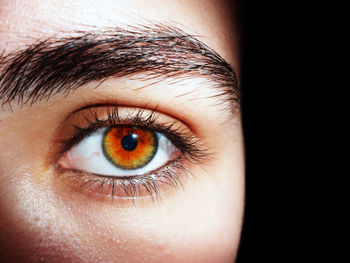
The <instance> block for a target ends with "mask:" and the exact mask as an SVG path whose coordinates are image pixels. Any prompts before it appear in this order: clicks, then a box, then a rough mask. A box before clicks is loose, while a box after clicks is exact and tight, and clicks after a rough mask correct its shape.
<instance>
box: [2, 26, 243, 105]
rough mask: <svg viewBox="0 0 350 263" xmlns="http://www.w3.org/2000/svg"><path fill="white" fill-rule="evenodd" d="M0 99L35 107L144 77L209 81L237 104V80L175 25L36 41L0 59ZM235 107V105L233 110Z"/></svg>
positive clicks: (211, 53) (213, 54) (219, 60)
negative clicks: (102, 83)
mask: <svg viewBox="0 0 350 263" xmlns="http://www.w3.org/2000/svg"><path fill="white" fill-rule="evenodd" d="M0 71H1V73H0V100H1V101H2V106H4V105H5V104H10V106H11V103H18V104H20V105H24V104H27V103H29V104H33V103H35V102H37V101H41V100H44V99H49V98H50V97H51V96H52V95H55V94H58V93H68V92H70V91H71V90H74V89H77V88H78V87H80V86H83V85H84V84H87V83H89V82H91V81H98V80H104V79H106V78H108V77H123V76H129V75H130V76H131V75H136V74H137V73H141V72H142V73H145V74H146V78H147V79H152V80H157V79H163V78H168V77H176V78H181V77H185V76H187V77H195V76H201V77H204V78H208V79H210V80H212V81H213V82H214V83H215V85H214V86H215V87H214V88H216V89H217V90H218V95H217V96H215V97H220V98H222V99H223V100H225V101H230V102H231V103H230V104H231V106H233V107H231V108H232V109H233V108H235V107H237V105H238V102H239V88H238V85H237V77H236V74H235V71H234V70H233V69H232V67H231V66H230V65H229V64H228V63H227V62H226V61H225V60H224V59H223V58H222V57H221V56H220V55H219V54H218V53H216V52H215V51H214V50H212V49H211V48H209V47H208V46H207V45H205V44H204V43H202V42H201V41H199V40H198V39H196V38H195V37H194V36H192V35H189V34H186V33H185V32H183V31H181V30H180V29H178V28H176V27H174V26H167V25H160V24H156V25H152V26H140V27H137V26H134V27H131V26H130V27H127V28H120V27H115V28H106V29H103V30H91V31H77V32H73V33H71V34H70V36H69V35H68V36H67V37H55V36H53V37H50V38H47V39H44V40H37V41H35V43H33V44H32V45H30V46H28V47H26V48H24V49H23V50H19V51H15V52H13V53H10V54H7V55H4V52H3V54H2V55H1V56H0ZM235 105H236V106H235Z"/></svg>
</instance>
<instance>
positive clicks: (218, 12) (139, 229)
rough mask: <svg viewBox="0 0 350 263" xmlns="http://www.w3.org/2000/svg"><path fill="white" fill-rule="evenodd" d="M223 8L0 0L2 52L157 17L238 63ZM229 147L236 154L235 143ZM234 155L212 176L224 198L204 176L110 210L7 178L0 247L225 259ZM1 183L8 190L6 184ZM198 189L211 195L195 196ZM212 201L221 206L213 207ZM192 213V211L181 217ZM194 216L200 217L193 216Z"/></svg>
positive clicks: (109, 256)
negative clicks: (148, 203)
mask: <svg viewBox="0 0 350 263" xmlns="http://www.w3.org/2000/svg"><path fill="white" fill-rule="evenodd" d="M229 10H230V5H229V4H226V3H225V1H220V0H203V1H198V0H186V1H182V0H154V1H151V0H125V1H122V0H114V1H112V0H110V1H108V0H99V1H96V0H72V1H59V0H57V1H54V0H41V1H39V0H31V1H23V0H0V54H1V53H2V52H4V54H6V53H9V52H13V51H16V50H18V49H21V48H23V47H25V46H28V45H30V44H31V43H33V41H35V39H42V38H47V37H50V36H52V35H55V36H60V35H61V34H63V32H72V31H75V30H79V29H83V30H86V29H89V28H95V27H97V28H99V27H114V26H116V25H117V26H123V25H134V24H141V25H142V24H147V23H149V22H152V23H158V22H160V23H166V24H171V25H174V26H176V27H179V28H180V29H182V30H183V31H185V32H187V33H189V34H193V35H197V36H202V37H200V40H201V41H203V42H204V43H206V44H207V45H208V46H209V47H211V48H213V49H214V50H215V51H216V52H218V53H219V54H220V55H221V56H222V57H223V58H224V59H225V60H226V61H227V62H228V63H230V64H231V65H232V66H233V67H234V68H235V69H238V70H239V64H238V54H239V52H238V47H237V42H238V41H237V39H236V33H235V28H234V25H232V24H231V23H232V18H231V15H232V14H231V13H230V12H229ZM0 117H1V113H0ZM0 121H1V119H0ZM0 131H1V130H0ZM240 136H241V135H240V134H239V135H238V136H237V137H239V138H240V140H241V137H240ZM232 152H233V153H234V154H236V155H243V154H242V148H239V147H238V149H235V150H232ZM237 153H238V154H237ZM242 159H243V157H241V158H240V157H238V158H237V160H238V161H237V160H236V163H234V162H232V163H234V164H232V163H229V164H227V165H228V170H235V169H236V170H237V174H238V176H237V177H235V179H234V180H232V181H231V182H229V183H227V182H226V181H225V180H221V181H220V180H219V181H218V183H217V188H218V189H220V188H223V189H229V188H230V189H232V192H233V193H234V194H232V193H230V192H229V191H227V190H226V192H227V193H226V194H225V195H227V196H228V195H230V196H228V198H227V199H224V198H222V197H221V196H220V195H217V193H216V189H214V188H213V187H212V185H211V183H212V181H213V180H211V181H206V182H204V183H203V184H202V185H201V187H193V189H192V190H190V189H188V192H187V193H179V195H178V196H177V197H176V198H175V197H174V200H172V201H170V202H168V203H167V205H166V206H163V207H153V208H132V209H131V208H130V209H114V207H113V206H99V205H98V204H94V203H91V204H89V209H86V207H84V205H81V206H80V204H79V203H78V202H75V201H72V204H70V205H68V207H67V206H65V205H66V203H64V201H62V200H60V199H59V200H57V198H56V197H52V193H50V191H48V193H43V192H42V191H41V189H39V188H38V189H36V188H29V187H28V186H29V185H30V184H28V185H24V184H23V187H22V186H20V185H17V186H14V187H13V189H12V190H14V191H15V190H16V189H18V188H20V187H22V189H23V190H24V191H23V192H21V193H13V196H15V197H13V198H12V197H11V198H12V199H10V198H9V200H6V202H5V201H4V200H5V199H6V197H2V200H1V199H0V209H1V212H2V213H0V231H1V232H2V234H1V235H0V242H3V241H4V240H6V241H7V243H6V244H1V243H0V253H1V254H3V251H6V253H7V252H9V253H10V254H11V251H24V250H26V251H28V254H26V255H24V256H23V257H22V258H21V256H19V257H18V258H21V260H22V261H23V262H24V261H25V260H27V261H33V259H35V260H36V261H37V262H48V259H50V262H181V260H182V259H183V257H184V255H185V256H186V257H187V259H188V262H216V260H217V259H219V258H220V260H219V262H231V260H233V258H234V255H232V253H233V252H235V251H236V250H237V247H238V241H239V234H240V227H241V217H242V207H243V182H242V181H243V179H242V178H243V161H242ZM237 163H238V165H237ZM235 165H237V166H238V168H237V167H235ZM3 170H5V171H6V169H3ZM1 171H2V170H1V167H0V172H1ZM197 172H198V173H201V172H202V170H200V169H198V171H197ZM225 172H226V171H225ZM19 173H21V171H18V172H17V174H19ZM219 173H220V171H219ZM226 173H227V172H226ZM228 174H229V173H228ZM214 176H216V175H214ZM222 176H223V177H224V176H226V174H223V175H222ZM0 177H1V174H0ZM1 180H2V179H1V178H0V192H1V193H2V190H4V189H2V186H1V184H2V185H5V184H3V183H4V182H3V181H1ZM9 180H11V179H9ZM6 183H7V182H6ZM8 184H9V185H11V183H8ZM232 184H235V185H234V186H232ZM227 185H229V186H230V187H228V186H227ZM16 187H18V188H16ZM5 190H6V191H7V194H8V195H10V194H9V192H10V190H11V189H10V190H9V189H5ZM203 191H205V194H203ZM3 192H5V191H3ZM189 194H191V196H192V198H188V195H189ZM196 196H211V198H208V199H207V200H205V201H204V202H203V200H200V199H198V200H197V199H196V198H195V197H196ZM52 200H54V201H52ZM224 201H227V203H225V202H224ZM2 202H4V203H2ZM179 204H181V206H179ZM221 207H222V208H221ZM2 208H4V209H5V211H3V210H2ZM213 208H214V209H213ZM215 209H217V210H218V211H219V210H220V209H221V211H219V212H218V213H217V214H216V213H215V212H216V210H215ZM91 211H95V212H94V213H91ZM96 211H98V212H96ZM192 213H193V217H190V216H188V215H189V214H192ZM73 215H74V216H73ZM223 215H224V216H223ZM77 218H80V219H84V220H85V221H84V222H81V221H78V220H77ZM194 221H195V222H198V224H195V225H193V222H194ZM98 222H101V224H98ZM14 229H15V230H14ZM188 233H191V237H188ZM7 237H8V238H7ZM169 243H170V244H171V245H169ZM225 244H226V245H225ZM227 244H228V245H227ZM213 251H214V252H213ZM14 253H15V252H14ZM19 253H21V252H19ZM11 256H12V257H16V256H18V255H11ZM5 258H6V256H5ZM1 259H2V258H1V256H0V261H1Z"/></svg>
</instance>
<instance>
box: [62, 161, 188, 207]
mask: <svg viewBox="0 0 350 263" xmlns="http://www.w3.org/2000/svg"><path fill="white" fill-rule="evenodd" d="M184 159H185V157H184V156H179V157H178V158H177V159H175V160H173V161H171V162H169V163H167V164H165V165H163V166H162V167H160V168H159V169H157V170H156V171H153V172H151V173H150V174H146V175H141V176H140V175H139V176H135V177H125V178H120V177H112V176H101V175H94V174H90V173H86V172H81V171H75V170H70V171H69V170H66V169H64V170H62V171H61V172H62V173H63V174H64V175H65V177H68V178H69V179H70V180H69V181H70V182H71V183H70V184H71V187H73V188H75V187H79V188H80V189H82V190H84V191H87V192H94V193H96V194H100V195H103V196H107V197H111V198H112V199H130V200H135V199H136V198H139V197H151V198H152V200H153V201H156V202H159V201H161V199H162V198H161V191H160V188H161V185H162V184H166V185H168V186H170V187H171V188H172V189H175V190H176V191H178V190H181V189H183V180H184V179H187V178H188V177H189V176H192V174H191V172H190V170H189V169H187V168H186V167H185V166H184V164H183V162H184V161H185V160H184ZM58 169H59V168H58Z"/></svg>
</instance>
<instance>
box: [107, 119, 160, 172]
mask: <svg viewBox="0 0 350 263" xmlns="http://www.w3.org/2000/svg"><path fill="white" fill-rule="evenodd" d="M133 140H135V141H133ZM125 141H127V143H128V144H129V145H127V144H126V143H125ZM102 146H103V147H102V148H103V152H104V155H105V156H106V158H107V159H108V160H109V161H110V162H111V163H112V164H114V165H115V166H117V167H118V168H122V169H124V170H134V169H139V168H142V167H143V166H145V165H146V164H148V163H149V162H150V161H151V160H152V159H153V157H154V156H155V154H156V152H157V148H158V139H157V135H156V134H155V132H153V131H150V130H147V129H142V128H137V127H131V126H126V125H125V126H116V127H110V128H108V129H107V130H106V132H105V134H104V136H103V139H102Z"/></svg>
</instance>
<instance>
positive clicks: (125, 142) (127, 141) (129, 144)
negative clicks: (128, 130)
mask: <svg viewBox="0 0 350 263" xmlns="http://www.w3.org/2000/svg"><path fill="white" fill-rule="evenodd" d="M122 146H123V148H124V149H125V150H127V151H132V150H134V149H135V148H136V146H137V134H135V133H133V134H128V135H125V136H124V137H123V139H122Z"/></svg>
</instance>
